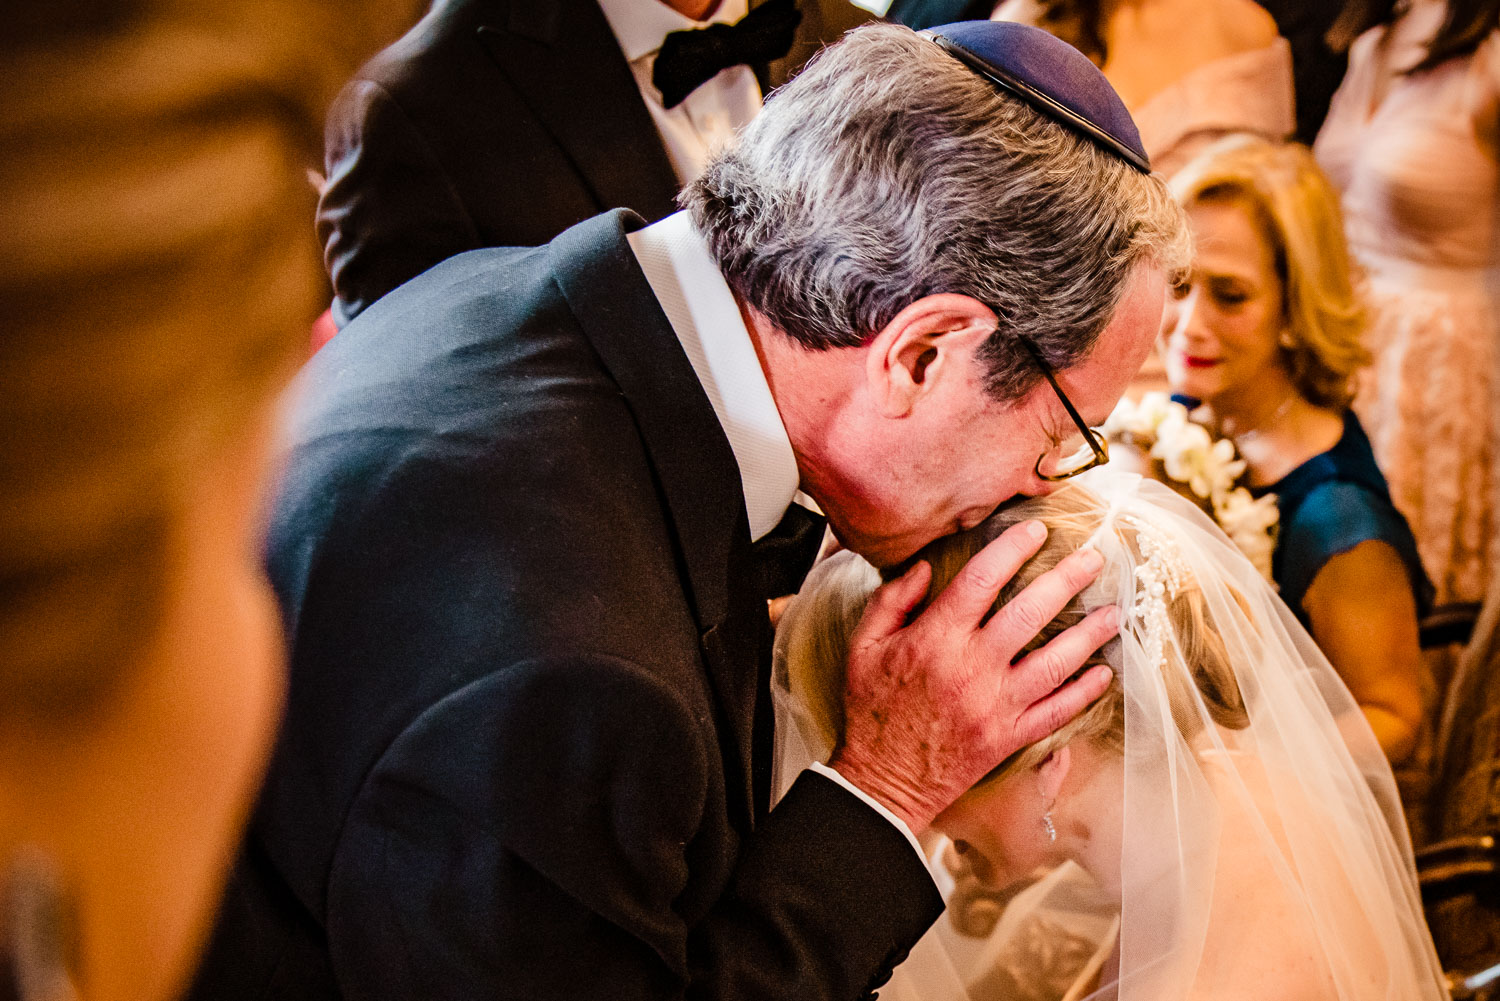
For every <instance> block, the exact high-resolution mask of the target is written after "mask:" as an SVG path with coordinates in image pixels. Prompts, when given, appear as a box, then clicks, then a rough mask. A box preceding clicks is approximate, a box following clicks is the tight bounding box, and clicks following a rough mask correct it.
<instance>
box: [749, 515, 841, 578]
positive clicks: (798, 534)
mask: <svg viewBox="0 0 1500 1001" xmlns="http://www.w3.org/2000/svg"><path fill="white" fill-rule="evenodd" d="M826 524H828V520H827V519H826V518H824V517H823V516H822V515H818V514H813V513H812V512H811V511H809V510H808V509H807V508H805V507H802V506H801V505H798V504H793V505H792V506H791V507H789V508H787V511H786V515H785V516H783V517H782V519H781V523H780V524H778V525H777V526H776V527H775V528H773V529H771V531H770V532H768V533H767V534H766V535H764V536H762V537H761V538H760V539H759V540H758V541H756V542H755V543H753V544H752V545H751V547H750V555H751V558H752V559H753V560H754V561H755V570H754V573H755V588H756V590H757V591H759V592H760V595H761V597H764V598H780V597H781V596H782V595H784V594H796V593H797V591H798V589H800V588H801V587H802V579H803V578H804V577H806V576H807V571H808V570H810V569H811V568H812V565H813V560H814V559H815V558H816V557H817V555H818V548H819V547H820V546H821V545H822V544H823V526H824V525H826Z"/></svg>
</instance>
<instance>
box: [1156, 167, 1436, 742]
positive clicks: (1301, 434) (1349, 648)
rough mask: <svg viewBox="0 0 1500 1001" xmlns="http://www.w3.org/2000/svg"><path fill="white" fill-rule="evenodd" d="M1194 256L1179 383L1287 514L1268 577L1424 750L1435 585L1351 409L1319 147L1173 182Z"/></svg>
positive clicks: (1179, 340)
mask: <svg viewBox="0 0 1500 1001" xmlns="http://www.w3.org/2000/svg"><path fill="white" fill-rule="evenodd" d="M1172 191H1173V193H1174V194H1175V195H1176V196H1177V198H1178V199H1179V200H1180V201H1181V202H1182V204H1183V206H1184V207H1185V208H1186V209H1187V213H1188V219H1189V222H1190V224H1191V226H1192V229H1193V235H1194V240H1195V244H1196V247H1195V256H1194V260H1193V269H1192V272H1191V275H1190V277H1189V279H1188V280H1187V281H1185V282H1183V283H1182V284H1180V285H1178V286H1177V287H1176V288H1175V289H1174V290H1173V292H1172V299H1171V301H1170V302H1169V303H1168V306H1167V310H1166V316H1165V319H1164V323H1163V330H1164V333H1165V339H1166V365H1167V376H1168V379H1169V380H1170V382H1171V384H1172V388H1173V390H1174V391H1176V392H1177V393H1178V394H1181V396H1180V398H1181V399H1182V400H1183V402H1185V403H1187V404H1188V405H1189V406H1194V407H1196V408H1197V409H1196V410H1195V411H1194V412H1193V417H1194V419H1195V420H1198V421H1200V422H1202V423H1204V424H1206V425H1208V426H1209V427H1210V428H1212V429H1213V430H1214V431H1215V432H1217V433H1218V434H1221V435H1223V436H1224V437H1227V438H1228V439H1229V440H1230V441H1232V442H1233V443H1234V446H1235V448H1236V450H1237V451H1238V452H1239V455H1240V457H1241V458H1242V459H1243V460H1244V461H1245V464H1246V471H1245V476H1246V484H1247V485H1248V487H1249V488H1250V490H1251V492H1252V494H1255V495H1257V496H1264V495H1266V494H1274V495H1275V497H1276V505H1277V508H1278V509H1279V512H1280V522H1279V527H1278V530H1277V535H1276V548H1275V551H1274V553H1273V555H1272V561H1271V570H1272V576H1273V577H1274V579H1275V581H1276V583H1277V585H1278V587H1279V589H1280V594H1281V597H1282V600H1284V601H1285V602H1286V603H1287V605H1288V606H1290V608H1291V609H1292V611H1293V612H1294V613H1295V614H1296V615H1297V617H1298V618H1299V619H1300V620H1301V621H1302V622H1303V624H1304V625H1306V626H1307V628H1308V630H1309V631H1310V632H1311V633H1312V635H1313V639H1315V640H1316V641H1317V643H1318V645H1319V647H1321V648H1322V650H1323V653H1324V654H1325V655H1326V656H1327V657H1328V659H1329V661H1331V662H1332V663H1333V666H1334V668H1335V669H1336V670H1337V671H1338V672H1339V675H1340V677H1342V678H1343V679H1344V682H1345V684H1347V685H1348V686H1349V689H1350V691H1351V692H1352V693H1353V694H1354V698H1355V700H1356V701H1357V702H1358V703H1359V705H1360V707H1361V708H1362V709H1363V710H1364V712H1365V716H1366V717H1367V718H1368V719H1369V722H1370V726H1371V728H1372V729H1374V731H1375V735H1376V737H1377V738H1378V739H1379V741H1380V746H1381V748H1382V749H1383V750H1384V751H1385V753H1386V755H1387V756H1388V757H1389V758H1390V759H1391V761H1392V762H1393V763H1400V762H1401V761H1403V760H1404V759H1405V758H1406V757H1407V756H1408V755H1409V754H1410V753H1411V752H1412V750H1413V748H1414V747H1415V746H1416V743H1417V736H1418V729H1419V727H1420V725H1421V723H1422V718H1423V689H1424V673H1425V669H1424V667H1423V663H1422V659H1421V653H1420V651H1419V649H1418V644H1417V621H1418V618H1419V617H1420V616H1421V615H1423V614H1425V613H1426V612H1427V611H1428V609H1429V608H1430V606H1431V601H1432V585H1431V584H1430V583H1429V582H1428V580H1427V575H1426V574H1425V573H1424V572H1423V569H1422V563H1421V560H1420V559H1419V558H1418V556H1417V548H1416V542H1415V540H1414V539H1413V538H1412V533H1411V530H1410V528H1409V527H1408V526H1407V524H1406V520H1405V519H1404V518H1402V517H1401V514H1400V512H1398V511H1397V510H1396V508H1395V507H1394V506H1393V505H1392V503H1391V497H1390V493H1389V491H1388V490H1387V489H1386V483H1385V477H1383V476H1382V475H1381V472H1380V469H1379V467H1378V466H1376V464H1375V457H1374V455H1373V454H1372V453H1371V451H1370V441H1369V439H1368V438H1367V437H1366V436H1365V432H1364V429H1363V427H1362V426H1361V425H1360V421H1359V418H1358V417H1356V416H1355V415H1354V412H1353V411H1352V410H1350V409H1349V398H1350V394H1351V390H1352V384H1353V380H1354V378H1355V377H1356V374H1357V373H1358V372H1359V370H1360V369H1361V368H1362V367H1363V366H1365V365H1367V364H1368V363H1369V355H1368V353H1367V352H1366V351H1365V348H1364V346H1363V342H1362V338H1363V335H1364V333H1365V329H1366V327H1365V312H1364V310H1363V309H1362V308H1361V306H1360V303H1359V301H1358V300H1357V298H1356V297H1355V294H1354V290H1353V287H1352V286H1351V283H1350V275H1349V261H1348V257H1347V255H1346V253H1345V251H1344V241H1343V234H1342V226H1341V219H1340V215H1339V209H1338V196H1337V193H1336V192H1335V191H1334V189H1333V187H1332V185H1331V184H1329V182H1328V180H1327V178H1325V177H1324V176H1323V172H1322V171H1321V170H1319V169H1318V166H1317V163H1316V162H1315V161H1314V160H1313V158H1312V154H1311V153H1309V152H1308V151H1307V149H1306V148H1305V147H1302V146H1300V145H1297V144H1272V143H1267V142H1263V141H1260V140H1255V139H1248V138H1239V139H1229V140H1225V141H1224V142H1222V143H1219V144H1217V145H1215V146H1213V147H1211V148H1210V149H1209V150H1207V151H1205V152H1204V153H1203V155H1202V156H1200V157H1199V158H1197V159H1196V160H1194V161H1193V162H1192V163H1190V164H1189V165H1188V166H1187V167H1185V168H1183V170H1182V171H1180V172H1179V173H1178V174H1177V175H1176V176H1175V177H1174V178H1173V179H1172Z"/></svg>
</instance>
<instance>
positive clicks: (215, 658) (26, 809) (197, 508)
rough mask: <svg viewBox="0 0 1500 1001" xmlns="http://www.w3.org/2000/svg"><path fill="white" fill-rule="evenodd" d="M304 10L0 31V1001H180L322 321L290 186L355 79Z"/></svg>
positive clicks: (256, 717) (299, 179) (251, 686)
mask: <svg viewBox="0 0 1500 1001" xmlns="http://www.w3.org/2000/svg"><path fill="white" fill-rule="evenodd" d="M319 9H320V8H316V7H315V8H313V10H312V11H311V12H310V11H309V8H308V7H307V5H304V4H301V3H275V2H249V3H241V4H233V5H227V6H225V5H203V4H190V3H110V4H103V3H92V4H79V3H65V4H41V3H23V4H21V5H19V8H14V7H13V8H12V9H8V10H7V12H6V30H5V33H4V35H3V38H0V90H3V91H4V93H5V100H4V102H3V104H0V146H3V148H4V149H5V156H4V157H3V158H0V428H3V430H0V512H3V513H0V998H5V999H6V1001H11V999H21V1001H63V999H71V998H80V999H86V1001H115V999H118V1001H164V999H167V998H171V997H175V996H177V994H178V992H179V991H180V990H181V988H182V986H183V984H184V982H185V981H186V979H187V977H188V975H189V973H190V972H191V969H192V966H193V962H194V957H195V954H196V952H197V950H198V948H199V946H200V945H201V942H202V940H203V937H204V934H205V932H206V930H207V927H208V924H209V918H210V917H211V915H212V911H213V907H214V904H215V902H216V900H217V896H218V892H219V889H220V887H221V884H222V879H223V874H224V871H225V870H226V868H227V865H228V863H229V861H230V860H231V859H232V857H233V854H232V853H233V848H234V845H235V843H236V842H237V839H238V837H239V831H240V826H241V823H242V820H243V818H244V816H245V814H246V812H247V810H248V807H249V804H250V800H251V797H252V795H253V792H254V789H255V786H256V782H257V779H258V778H259V776H260V773H261V769H262V766H263V763H264V760H265V757H266V753H267V751H268V750H269V746H270V736H271V733H272V730H273V729H274V723H275V720H276V718H277V715H278V711H279V705H280V701H281V696H282V688H283V675H282V656H281V648H280V647H281V645H280V635H279V628H278V623H277V620H276V616H275V605H274V602H273V598H272V595H271V592H270V589H269V588H268V587H267V586H266V582H265V580H264V577H263V573H262V571H261V568H260V558H259V530H260V528H261V526H262V521H263V519H262V515H263V511H262V490H263V487H264V483H265V480H266V477H267V472H268V462H267V458H268V454H269V451H270V449H269V446H270V442H271V437H272V435H271V425H272V411H273V400H274V398H275V396H276V394H277V392H278V390H279V389H280V387H281V386H282V385H283V384H284V382H285V380H286V379H287V378H288V376H289V375H290V374H291V372H292V371H293V369H294V367H295V365H296V363H297V361H298V360H299V357H300V354H301V351H302V349H303V345H304V343H305V335H306V329H307V324H308V322H309V321H310V320H311V318H312V317H313V316H314V315H315V314H316V312H317V309H318V300H319V298H320V297H321V281H320V277H319V271H318V260H317V246H316V243H315V241H314V239H313V237H312V233H311V231H310V230H311V225H310V222H311V212H312V208H313V195H312V192H311V190H310V188H309V186H308V183H307V180H306V177H305V167H306V165H307V164H308V163H309V162H314V161H313V159H312V158H314V157H315V156H316V152H317V141H318V135H319V124H320V119H321V115H322V111H323V108H324V106H325V103H326V101H327V99H328V98H329V96H330V95H331V94H332V92H333V87H334V86H336V81H337V80H338V78H339V77H340V76H341V75H342V73H343V72H347V68H348V66H349V65H350V63H351V62H352V61H353V60H341V59H340V58H339V53H340V52H341V51H343V49H342V46H325V45H322V44H319V43H318V41H317V40H318V37H319V36H318V31H319V29H322V28H326V27H327V24H326V23H322V22H314V21H313V20H312V18H313V17H315V15H316V12H317V11H318V10H319ZM351 31H352V29H351ZM353 55H354V56H355V57H356V58H357V56H358V55H360V53H354V54H353Z"/></svg>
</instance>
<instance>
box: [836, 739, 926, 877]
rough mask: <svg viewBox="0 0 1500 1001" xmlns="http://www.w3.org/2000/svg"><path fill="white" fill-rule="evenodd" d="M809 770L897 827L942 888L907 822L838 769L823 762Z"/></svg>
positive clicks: (923, 865) (920, 844)
mask: <svg viewBox="0 0 1500 1001" xmlns="http://www.w3.org/2000/svg"><path fill="white" fill-rule="evenodd" d="M807 768H808V770H809V771H814V772H817V773H818V774H819V775H822V776H823V777H824V778H828V779H832V780H833V781H834V782H837V783H838V784H839V785H841V786H843V787H844V788H845V789H848V790H849V791H850V792H852V793H853V794H854V795H856V796H858V797H859V798H860V799H861V800H863V801H864V802H865V803H866V804H868V805H869V807H870V809H872V810H874V811H875V812H876V813H878V814H880V815H881V816H882V817H884V818H885V819H886V820H889V821H890V822H891V823H892V824H893V825H894V826H895V828H896V830H898V831H900V832H901V836H902V837H904V838H906V840H907V841H909V842H911V847H912V850H913V851H914V852H916V853H917V858H919V859H921V860H922V867H923V868H925V869H926V870H927V875H928V876H930V877H931V878H932V881H933V883H934V884H936V885H937V886H939V887H941V886H942V883H941V882H940V881H939V880H938V878H937V873H935V872H933V870H932V863H931V862H929V861H928V860H927V853H926V852H924V851H923V850H922V843H921V842H920V841H918V840H917V836H916V835H915V834H913V833H912V832H911V828H910V827H907V826H906V821H904V820H902V819H901V818H900V817H898V816H896V815H895V814H894V813H892V812H891V811H890V810H887V809H886V808H885V807H884V806H881V805H880V803H878V802H876V801H875V799H874V798H873V797H872V796H870V795H869V794H868V793H866V792H865V791H864V790H862V789H860V788H859V786H857V785H855V784H854V783H853V782H850V781H849V780H848V779H846V778H844V777H843V776H842V775H840V774H839V773H838V770H837V769H834V768H830V767H828V766H827V765H825V764H823V763H822V762H821V761H814V762H813V763H812V764H810V765H808V766H807Z"/></svg>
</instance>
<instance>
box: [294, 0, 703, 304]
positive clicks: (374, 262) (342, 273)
mask: <svg viewBox="0 0 1500 1001" xmlns="http://www.w3.org/2000/svg"><path fill="white" fill-rule="evenodd" d="M325 143H326V149H325V159H326V164H325V165H326V168H327V173H328V183H327V187H326V189H325V190H324V193H323V196H322V198H321V200H320V201H319V204H318V233H319V236H320V238H321V239H322V241H323V248H324V262H325V264H326V265H327V268H328V273H329V275H330V277H331V278H332V280H333V288H334V295H335V297H336V299H335V303H334V317H335V319H336V320H337V321H338V322H339V323H340V325H341V326H342V324H343V323H345V322H347V321H348V320H350V319H352V318H353V317H354V316H356V315H358V313H359V312H360V311H361V310H363V309H364V308H365V307H367V306H368V305H369V304H370V303H372V302H374V301H375V300H377V299H379V298H380V297H381V296H383V295H385V294H386V293H387V292H389V291H390V290H391V289H393V288H395V287H396V286H398V285H400V284H401V283H402V282H405V281H408V280H410V279H412V278H415V277H416V276H417V275H419V274H421V273H422V272H423V271H426V270H427V269H428V268H430V267H432V266H433V265H434V264H437V263H438V262H439V261H442V260H445V259H447V258H449V257H451V256H453V255H454V254H458V253H462V252H463V251H466V250H475V249H477V248H480V247H504V246H536V245H539V244H543V243H546V242H547V241H548V240H550V239H552V238H553V237H554V236H556V235H557V234H558V233H560V232H562V231H563V230H564V229H567V228H568V227H569V226H572V225H574V224H575V223H578V222H581V221H583V220H584V219H587V218H589V217H590V216H593V215H596V214H598V213H599V212H602V211H604V210H605V209H611V208H617V207H623V208H630V209H634V210H635V211H636V212H638V213H640V214H641V215H643V216H645V217H646V219H647V220H648V221H654V220H656V219H659V218H661V217H662V216H665V215H668V214H669V213H671V212H672V210H673V198H674V197H676V194H677V177H676V175H675V174H674V173H673V172H672V165H671V162H670V161H669V160H668V159H667V154H666V150H665V149H664V148H663V147H662V142H661V137H660V136H659V135H658V134H657V132H656V127H655V126H654V125H653V124H652V121H651V114H650V112H649V111H647V110H646V105H645V102H644V101H642V100H641V95H640V90H639V88H638V87H637V86H636V82H635V77H634V76H633V75H632V74H631V71H630V67H629V65H628V64H627V63H626V62H625V57H624V55H623V54H622V53H621V52H620V47H619V44H618V43H617V42H616V41H615V37H614V35H613V33H611V31H610V29H609V23H608V22H607V21H606V20H605V19H604V14H603V12H601V11H600V9H599V5H598V4H597V3H596V2H595V0H437V2H436V3H435V4H434V5H433V7H432V10H431V11H429V13H428V14H427V16H426V17H424V18H422V20H421V21H420V22H419V23H418V24H417V25H416V26H415V27H414V28H412V30H411V31H409V32H408V33H407V34H406V36H405V37H403V38H402V39H401V40H400V41H398V42H396V43H395V44H394V45H392V46H391V47H389V48H388V49H386V50H385V51H384V52H381V53H380V54H379V55H377V56H376V57H375V58H374V59H372V60H371V61H370V62H369V63H368V64H367V65H366V66H365V67H364V68H362V69H361V70H360V71H359V73H358V74H356V76H355V77H354V79H353V80H351V81H350V82H349V84H348V85H346V86H345V88H344V90H343V92H342V93H341V94H340V95H339V97H338V99H337V100H336V101H335V102H334V105H333V108H332V109H331V111H330V113H329V116H328V124H327V135H326V137H325Z"/></svg>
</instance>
